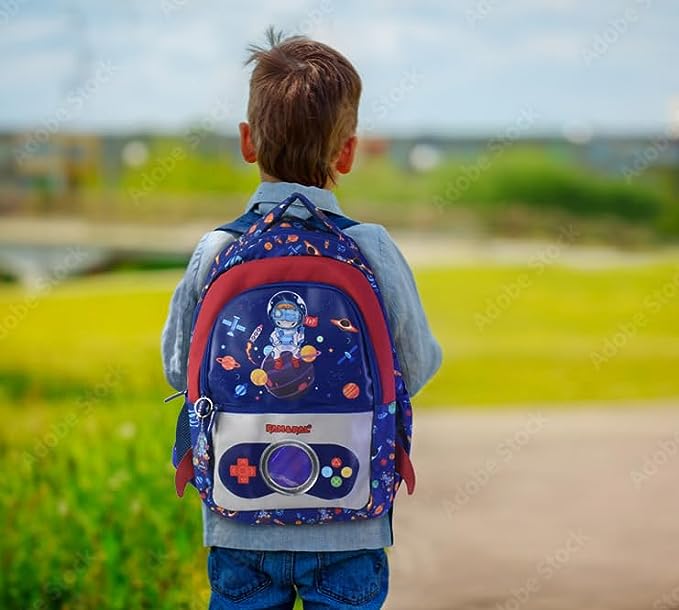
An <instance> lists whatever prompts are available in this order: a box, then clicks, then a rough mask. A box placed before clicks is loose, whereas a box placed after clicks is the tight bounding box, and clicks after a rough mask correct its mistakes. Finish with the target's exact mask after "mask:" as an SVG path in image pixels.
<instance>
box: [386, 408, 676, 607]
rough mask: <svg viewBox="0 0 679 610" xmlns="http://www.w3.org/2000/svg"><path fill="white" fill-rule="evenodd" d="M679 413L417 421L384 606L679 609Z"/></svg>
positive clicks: (626, 411) (454, 416) (491, 415)
mask: <svg viewBox="0 0 679 610" xmlns="http://www.w3.org/2000/svg"><path fill="white" fill-rule="evenodd" d="M678 406H679V403H678V404H670V403H666V404H664V405H658V404H655V405H651V406H648V405H638V406H631V407H629V408H628V407H622V408H615V409H613V408H612V409H610V410H601V409H599V410H585V409H579V410H570V411H565V410H554V409H551V408H550V409H544V410H542V411H540V410H535V411H523V412H516V411H512V412H484V413H479V412H453V413H451V412H445V413H444V412H439V413H430V414H423V413H420V414H419V415H418V416H417V419H416V447H415V453H414V459H415V466H416V469H417V473H418V489H417V492H416V494H415V495H414V496H412V497H406V495H405V490H402V491H401V492H400V493H399V501H398V506H397V513H396V518H395V534H396V543H397V546H396V547H395V548H394V550H393V552H392V554H391V555H390V557H391V571H392V580H391V582H392V585H391V593H390V596H389V600H388V603H387V606H386V607H387V608H390V609H392V610H396V609H403V610H406V609H407V610H419V609H423V610H424V609H434V608H437V609H444V608H445V609H451V610H452V609H469V610H480V609H486V608H490V609H493V610H516V609H518V608H521V609H524V610H556V609H564V610H565V609H568V610H576V609H582V610H623V609H625V610H627V609H629V610H643V609H644V608H648V609H649V610H651V609H652V610H661V609H662V610H669V609H670V608H671V609H677V608H679V409H678V408H676V407H678Z"/></svg>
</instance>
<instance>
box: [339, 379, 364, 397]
mask: <svg viewBox="0 0 679 610" xmlns="http://www.w3.org/2000/svg"><path fill="white" fill-rule="evenodd" d="M360 393H361V390H360V388H359V387H358V385H356V384H355V383H347V384H346V385H345V386H344V387H343V388H342V394H344V398H348V399H349V400H355V399H356V398H358V395H359V394H360Z"/></svg>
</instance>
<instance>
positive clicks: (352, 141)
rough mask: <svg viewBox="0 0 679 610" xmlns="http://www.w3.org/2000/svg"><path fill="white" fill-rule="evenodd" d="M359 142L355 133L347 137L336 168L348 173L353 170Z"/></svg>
mask: <svg viewBox="0 0 679 610" xmlns="http://www.w3.org/2000/svg"><path fill="white" fill-rule="evenodd" d="M357 144H358V138H357V137H356V136H355V135H353V136H351V137H350V138H347V140H346V142H344V144H343V145H342V148H341V149H340V152H339V155H338V157H337V161H336V162H335V169H336V170H337V171H338V172H339V173H340V174H348V173H349V172H350V171H351V167H352V165H353V164H354V157H355V156H356V146H357Z"/></svg>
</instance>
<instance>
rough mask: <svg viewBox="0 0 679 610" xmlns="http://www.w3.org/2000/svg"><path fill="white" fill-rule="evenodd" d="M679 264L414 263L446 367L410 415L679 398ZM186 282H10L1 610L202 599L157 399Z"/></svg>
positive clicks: (2, 339) (169, 415)
mask: <svg viewBox="0 0 679 610" xmlns="http://www.w3.org/2000/svg"><path fill="white" fill-rule="evenodd" d="M678 270H679V265H670V264H654V265H647V266H639V267H628V268H616V269H608V270H597V271H593V270H592V271H585V270H573V269H566V268H561V267H558V266H552V267H546V268H544V269H542V270H540V269H539V268H536V267H529V266H525V267H521V266H517V267H475V268H472V267H461V268H453V269H443V268H442V269H434V268H432V269H423V270H420V271H419V272H418V274H417V279H418V284H419V286H420V289H421V292H422V296H423V300H424V302H425V307H426V309H427V311H428V312H429V315H430V319H431V323H432V327H433V329H434V332H435V334H436V336H437V337H438V338H439V340H440V341H441V343H442V345H443V347H444V352H445V362H444V365H443V368H442V370H441V371H440V373H439V374H438V376H437V377H436V378H435V380H434V381H432V382H431V383H430V384H429V386H427V388H426V389H425V390H424V391H423V392H422V393H421V395H419V396H418V397H417V398H416V399H415V401H414V404H415V407H416V409H420V411H422V410H424V409H428V408H436V407H441V408H455V407H458V406H473V407H484V408H491V407H492V408H501V407H502V408H504V407H507V406H509V405H515V404H526V403H540V404H548V403H551V402H562V401H584V400H599V399H601V400H610V401H613V402H612V403H611V404H613V405H614V404H615V401H616V400H623V399H651V398H670V397H671V398H676V397H678V396H679V378H678V377H677V375H676V371H677V370H679V340H678V339H679V315H677V314H678V307H677V304H678V302H679V271H678ZM178 277H179V275H178V274H177V273H175V272H154V273H135V274H132V273H130V274H122V273H121V274H117V275H111V276H101V277H93V278H87V279H79V280H73V281H68V282H65V283H63V284H61V285H58V286H55V287H54V288H53V289H50V290H47V291H45V292H44V293H43V294H41V295H40V296H39V297H38V298H34V297H31V296H30V295H27V294H26V293H24V292H23V291H22V290H21V289H20V288H17V287H15V286H11V285H4V286H1V287H0V375H1V379H2V385H1V390H0V392H1V397H2V399H3V400H2V403H1V405H2V406H0V416H2V418H3V421H4V425H3V426H2V432H0V456H1V458H2V465H3V473H4V477H5V486H4V490H3V494H2V496H1V497H0V514H1V516H2V523H3V524H4V527H3V536H2V542H1V543H0V558H1V561H2V564H1V565H0V607H1V608H8V609H14V608H21V609H25V608H29V609H37V608H68V609H91V608H135V609H136V608H153V609H157V608H168V609H170V608H173V609H174V608H204V607H206V602H207V596H208V586H207V582H206V577H205V556H206V554H205V550H204V549H203V548H202V547H201V531H200V514H199V507H198V501H197V498H196V497H195V495H194V494H193V493H191V494H189V497H187V498H185V499H184V500H183V501H179V500H177V498H176V497H175V496H174V491H173V484H172V468H171V466H170V464H169V455H170V447H171V442H172V438H173V429H174V420H175V415H176V411H177V409H178V407H179V405H178V403H176V402H175V403H170V404H169V405H163V404H162V402H161V399H162V398H163V397H164V396H165V395H166V394H169V393H170V390H169V389H168V387H167V386H166V384H165V382H164V380H163V375H162V371H161V369H160V364H159V347H158V345H159V334H160V329H161V327H162V323H163V321H164V317H165V313H166V311H167V304H168V300H169V296H170V293H171V290H172V287H173V285H174V284H175V283H176V281H177V279H178ZM416 417H417V414H416ZM415 443H417V437H416V439H415ZM191 591H197V592H198V593H197V594H195V597H192V595H191V594H190V593H191Z"/></svg>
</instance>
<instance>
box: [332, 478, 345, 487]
mask: <svg viewBox="0 0 679 610" xmlns="http://www.w3.org/2000/svg"><path fill="white" fill-rule="evenodd" d="M341 484H342V477H338V476H334V477H332V479H330V485H332V486H333V487H339V486H340V485H341Z"/></svg>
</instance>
